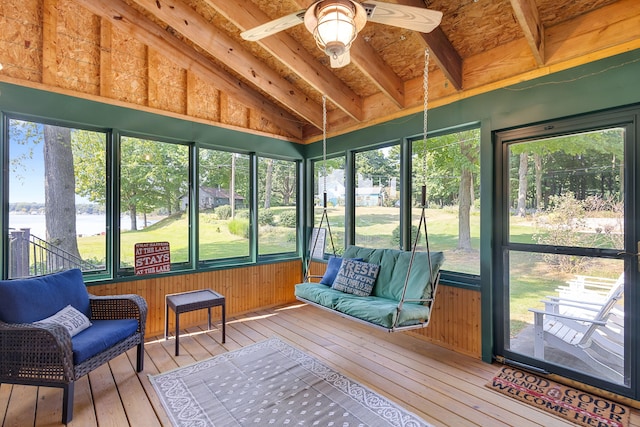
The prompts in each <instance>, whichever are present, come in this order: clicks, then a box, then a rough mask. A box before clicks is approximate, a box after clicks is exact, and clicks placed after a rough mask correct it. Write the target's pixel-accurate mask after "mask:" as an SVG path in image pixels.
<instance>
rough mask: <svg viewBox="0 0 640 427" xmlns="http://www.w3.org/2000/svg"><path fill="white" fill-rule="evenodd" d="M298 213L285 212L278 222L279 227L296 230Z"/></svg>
mask: <svg viewBox="0 0 640 427" xmlns="http://www.w3.org/2000/svg"><path fill="white" fill-rule="evenodd" d="M296 220H297V217H296V212H295V211H284V212H282V213H281V214H280V220H279V221H278V225H280V226H282V227H289V228H295V227H296Z"/></svg>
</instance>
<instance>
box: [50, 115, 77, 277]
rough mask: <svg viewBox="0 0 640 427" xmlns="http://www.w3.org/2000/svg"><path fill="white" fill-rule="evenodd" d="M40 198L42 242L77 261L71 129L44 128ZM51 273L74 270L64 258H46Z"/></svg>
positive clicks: (52, 256)
mask: <svg viewBox="0 0 640 427" xmlns="http://www.w3.org/2000/svg"><path fill="white" fill-rule="evenodd" d="M44 175H45V179H44V198H45V224H46V228H47V232H46V234H47V235H46V240H47V241H48V242H49V243H50V244H51V245H53V246H55V247H57V248H59V249H62V250H63V251H64V252H66V253H67V254H69V255H71V256H73V257H77V259H80V252H79V251H78V240H77V233H76V199H75V198H76V180H75V174H74V169H73V152H72V150H71V129H69V128H64V127H58V126H49V125H45V126H44ZM47 263H48V264H49V267H50V268H51V269H52V271H55V270H60V269H63V268H67V267H69V266H75V263H72V264H70V263H69V260H67V262H65V256H64V255H54V254H49V255H48V256H47Z"/></svg>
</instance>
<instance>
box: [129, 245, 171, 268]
mask: <svg viewBox="0 0 640 427" xmlns="http://www.w3.org/2000/svg"><path fill="white" fill-rule="evenodd" d="M135 253H136V255H135V260H136V264H135V273H136V276H141V275H144V274H155V273H164V272H167V271H171V253H170V251H169V242H150V243H136V244H135Z"/></svg>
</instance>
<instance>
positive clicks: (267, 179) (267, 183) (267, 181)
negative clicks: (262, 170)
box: [264, 159, 273, 209]
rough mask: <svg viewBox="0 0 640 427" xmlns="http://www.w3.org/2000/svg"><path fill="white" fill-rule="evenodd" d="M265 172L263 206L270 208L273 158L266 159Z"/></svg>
mask: <svg viewBox="0 0 640 427" xmlns="http://www.w3.org/2000/svg"><path fill="white" fill-rule="evenodd" d="M265 161H266V163H267V172H266V176H265V184H264V208H265V209H269V208H271V185H272V181H273V159H266V160H265Z"/></svg>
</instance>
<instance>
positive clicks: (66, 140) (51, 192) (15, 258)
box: [7, 119, 107, 278]
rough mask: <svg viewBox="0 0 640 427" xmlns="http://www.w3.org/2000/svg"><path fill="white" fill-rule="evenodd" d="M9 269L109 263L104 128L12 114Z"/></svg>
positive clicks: (16, 273)
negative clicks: (52, 122) (58, 123)
mask: <svg viewBox="0 0 640 427" xmlns="http://www.w3.org/2000/svg"><path fill="white" fill-rule="evenodd" d="M7 128H8V136H9V144H8V147H9V165H10V170H9V174H8V180H9V195H8V201H9V241H10V243H9V244H10V248H9V268H8V277H9V278H17V277H27V276H31V275H42V274H48V273H53V272H55V271H60V270H66V269H70V268H80V269H82V270H83V271H85V272H89V271H91V272H99V271H104V270H105V268H106V224H107V222H106V214H105V203H106V200H107V192H106V188H107V186H106V161H105V156H106V146H107V134H106V133H105V132H97V131H90V130H85V129H74V128H69V127H63V126H54V125H49V124H43V123H36V122H30V121H23V120H16V119H9V120H8V126H7Z"/></svg>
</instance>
